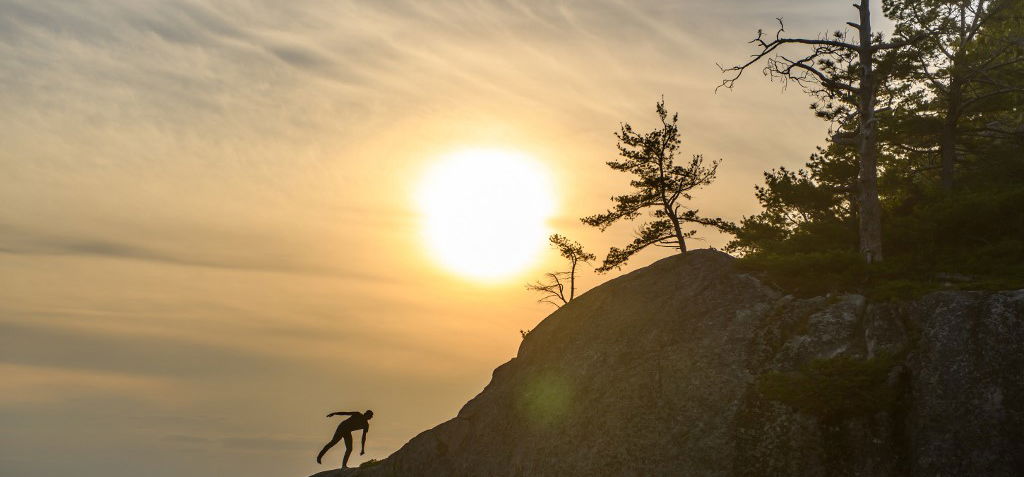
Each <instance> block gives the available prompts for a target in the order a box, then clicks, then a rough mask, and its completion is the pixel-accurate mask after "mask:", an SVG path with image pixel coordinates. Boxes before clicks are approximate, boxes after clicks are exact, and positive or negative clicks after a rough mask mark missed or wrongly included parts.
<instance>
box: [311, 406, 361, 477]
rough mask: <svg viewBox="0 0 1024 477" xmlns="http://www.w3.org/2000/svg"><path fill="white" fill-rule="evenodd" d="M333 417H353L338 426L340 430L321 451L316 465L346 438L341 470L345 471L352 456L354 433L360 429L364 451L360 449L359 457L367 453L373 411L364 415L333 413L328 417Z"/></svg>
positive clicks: (358, 413)
mask: <svg viewBox="0 0 1024 477" xmlns="http://www.w3.org/2000/svg"><path fill="white" fill-rule="evenodd" d="M331 416H352V417H350V418H348V419H345V420H344V421H341V424H338V430H336V431H334V437H333V438H331V442H328V443H327V445H325V446H324V448H323V450H321V451H320V454H318V455H317V456H316V463H317V464H319V463H320V459H322V458H323V457H324V454H326V453H327V451H328V450H329V449H330V448H331V447H334V444H337V443H338V441H340V440H341V439H342V438H345V458H344V459H342V460H341V468H343V469H344V468H345V467H348V456H349V455H351V454H352V431H356V430H359V429H362V430H363V440H362V449H360V451H359V455H363V454H365V453H366V433H367V432H368V431H369V430H370V419H371V418H373V411H369V410H368V411H366V412H363V413H360V412H332V413H330V414H328V415H327V417H331Z"/></svg>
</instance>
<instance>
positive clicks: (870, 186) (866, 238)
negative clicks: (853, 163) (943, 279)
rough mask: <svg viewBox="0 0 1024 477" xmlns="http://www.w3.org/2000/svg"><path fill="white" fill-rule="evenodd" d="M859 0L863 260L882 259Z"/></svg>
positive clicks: (864, 9)
mask: <svg viewBox="0 0 1024 477" xmlns="http://www.w3.org/2000/svg"><path fill="white" fill-rule="evenodd" d="M870 8H871V7H870V4H869V3H868V1H867V0H862V1H861V3H860V6H859V7H858V10H859V11H860V48H859V49H858V53H859V57H860V58H859V60H860V64H861V77H860V91H859V98H858V104H857V109H858V115H859V116H860V118H859V119H860V138H859V139H860V147H859V151H858V155H859V156H860V157H859V159H860V171H859V173H858V174H857V193H858V202H859V204H858V205H859V214H858V215H859V220H860V223H859V228H858V232H859V234H858V235H859V238H860V253H861V255H862V256H863V257H864V260H865V261H866V262H867V263H874V262H881V261H882V204H881V202H880V201H879V199H878V136H877V135H876V130H877V125H876V124H875V72H874V64H873V62H874V51H873V49H872V45H871V10H870Z"/></svg>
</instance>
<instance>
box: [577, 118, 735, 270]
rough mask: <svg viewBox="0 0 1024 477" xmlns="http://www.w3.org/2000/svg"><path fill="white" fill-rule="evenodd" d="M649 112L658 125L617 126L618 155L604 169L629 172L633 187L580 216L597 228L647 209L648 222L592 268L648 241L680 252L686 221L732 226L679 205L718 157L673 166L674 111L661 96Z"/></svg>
mask: <svg viewBox="0 0 1024 477" xmlns="http://www.w3.org/2000/svg"><path fill="white" fill-rule="evenodd" d="M655 110H656V111H657V113H658V119H660V121H661V127H660V128H658V129H655V130H653V131H650V132H647V133H641V132H637V131H635V130H634V129H633V127H632V126H630V125H629V124H628V123H626V124H623V125H622V127H621V130H620V131H619V132H618V133H616V134H615V135H616V137H617V138H618V139H619V142H618V149H619V156H621V157H622V158H623V159H622V160H620V161H609V162H607V164H608V167H611V168H612V169H614V170H616V171H621V172H626V173H629V174H632V175H633V176H634V178H633V179H632V180H631V181H630V186H632V187H633V189H634V191H633V192H632V193H629V194H625V195H619V196H614V197H612V198H611V199H612V201H613V202H614V203H615V207H614V208H613V209H611V210H608V211H607V212H605V213H603V214H597V215H592V216H589V217H583V218H582V219H580V220H582V221H583V223H584V224H587V225H590V226H593V227H597V228H599V229H601V231H602V232H603V231H604V230H606V229H607V228H608V227H609V226H611V225H612V224H614V223H615V222H618V221H619V220H623V219H625V220H635V219H636V218H637V217H639V216H640V215H641V214H642V213H643V212H644V211H650V212H651V216H652V218H653V220H651V221H648V222H645V223H643V224H642V225H641V226H640V228H639V229H638V230H637V231H636V234H635V238H634V240H633V242H631V243H629V244H628V245H626V247H625V248H618V247H612V248H611V249H610V250H609V251H608V255H607V257H605V259H604V262H603V263H602V264H601V266H600V267H598V268H597V271H598V272H606V271H609V270H611V269H614V268H619V267H621V266H622V265H624V264H625V263H626V262H627V261H628V260H629V258H630V257H632V256H633V255H635V254H636V253H637V252H639V251H641V250H643V249H645V248H647V247H648V246H651V245H654V246H662V247H672V248H677V249H678V250H679V251H680V253H683V252H686V239H687V238H689V237H692V236H693V235H694V234H696V231H695V230H685V228H686V224H688V223H694V224H699V225H704V226H709V227H714V228H718V229H721V230H731V229H732V224H730V223H728V222H726V221H724V220H722V219H720V218H704V217H701V216H700V213H699V211H698V210H696V209H690V208H687V207H685V206H684V205H683V204H682V201H683V200H689V199H691V198H692V196H691V195H690V192H691V191H693V190H694V189H697V188H700V187H702V186H705V185H708V184H711V182H712V181H714V179H715V173H716V172H717V170H718V164H719V162H720V161H712V162H711V165H710V166H705V165H704V158H703V156H701V155H699V154H697V155H694V156H693V158H692V159H691V160H690V162H689V164H687V165H685V166H680V165H676V164H675V157H676V154H677V153H678V152H679V145H680V144H681V143H682V141H681V140H680V139H679V127H678V125H677V123H678V121H679V114H678V113H676V114H673V115H672V116H671V118H670V117H669V115H668V111H667V110H666V109H665V100H664V99H662V100H661V101H658V104H657V107H656V108H655Z"/></svg>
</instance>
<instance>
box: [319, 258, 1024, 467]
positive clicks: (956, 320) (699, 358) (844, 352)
mask: <svg viewBox="0 0 1024 477" xmlns="http://www.w3.org/2000/svg"><path fill="white" fill-rule="evenodd" d="M318 475H322V476H325V477H326V476H333V475H346V476H347V475H357V476H368V477H374V476H406V475H410V476H416V475H424V476H569V475H585V476H603V475H607V476H656V475H672V476H676V475H681V476H771V475H778V476H896V475H913V476H966V475H979V476H980V475H985V476H1018V475H1024V290H1021V291H1015V292H1002V293H985V292H959V291H958V292H938V293H933V294H931V295H928V296H925V297H923V298H921V299H917V300H913V301H907V302H902V303H885V304H872V303H869V302H868V301H867V300H865V298H864V297H862V296H859V295H840V296H828V297H816V298H810V299H796V298H793V297H791V296H782V295H781V294H779V293H778V292H776V291H774V290H772V289H770V288H769V287H766V286H764V285H762V284H761V283H760V282H759V281H757V280H756V279H754V278H753V277H751V276H749V275H745V274H742V273H740V272H738V271H736V270H735V269H734V267H733V259H732V258H731V257H729V256H728V255H725V254H722V253H719V252H714V251H708V250H699V251H693V252H690V253H687V254H685V255H677V256H674V257H670V258H666V259H664V260H661V261H659V262H657V263H655V264H653V265H651V266H649V267H646V268H644V269H641V270H637V271H635V272H633V273H630V274H628V275H625V276H622V277H620V278H617V279H615V280H611V281H609V282H607V283H605V284H603V285H601V286H599V287H597V288H595V289H593V290H591V291H589V292H588V293H586V294H584V295H582V296H580V297H578V298H577V299H576V300H574V301H573V302H572V303H570V304H568V305H566V306H564V307H562V308H560V309H559V310H557V311H556V312H555V313H553V314H552V315H551V316H549V317H548V318H547V319H545V320H544V321H543V322H541V323H540V324H539V325H538V326H537V327H536V328H535V329H534V330H533V331H532V332H531V333H530V334H529V335H528V336H527V337H526V338H525V339H524V341H523V343H522V346H521V347H520V349H519V354H518V357H516V358H514V359H512V360H511V361H509V362H508V363H505V364H504V365H502V366H500V367H498V368H497V369H496V370H495V371H494V377H493V379H492V380H491V382H490V384H488V385H487V387H486V388H485V389H484V390H483V391H482V392H481V393H480V394H479V395H478V396H477V397H475V398H474V399H473V400H471V401H469V402H468V403H467V404H466V405H465V406H464V407H463V408H462V410H461V411H459V414H458V416H456V417H455V418H454V419H452V420H450V421H448V422H445V423H443V424H441V425H439V426H437V427H435V428H434V429H431V430H429V431H426V432H423V433H422V434H420V435H418V436H416V437H415V438H413V439H412V440H411V441H409V443H408V444H406V445H405V446H404V447H402V448H401V449H399V450H398V451H397V452H395V453H394V454H393V455H391V456H390V457H389V458H387V459H385V460H384V461H383V462H382V463H380V464H379V465H376V466H373V467H369V468H365V469H358V470H348V471H333V472H325V473H321V474H318Z"/></svg>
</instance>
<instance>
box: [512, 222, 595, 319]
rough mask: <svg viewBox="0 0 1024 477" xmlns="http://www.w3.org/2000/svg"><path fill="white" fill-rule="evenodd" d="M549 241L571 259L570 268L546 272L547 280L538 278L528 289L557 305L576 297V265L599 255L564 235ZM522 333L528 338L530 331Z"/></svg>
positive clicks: (543, 301)
mask: <svg viewBox="0 0 1024 477" xmlns="http://www.w3.org/2000/svg"><path fill="white" fill-rule="evenodd" d="M548 241H549V242H551V246H552V247H555V248H556V249H558V254H559V255H561V256H562V257H563V258H565V259H566V260H568V261H569V270H568V271H565V272H551V273H546V274H544V276H545V277H546V278H547V279H546V280H545V281H539V280H538V281H536V282H534V283H527V284H526V289H527V290H530V291H535V292H538V293H540V294H541V298H540V299H539V300H537V301H538V302H540V303H550V304H552V305H555V306H556V307H557V306H561V305H565V304H568V303H569V302H570V301H572V299H573V298H575V297H576V267H577V266H578V265H579V264H581V263H590V262H592V261H594V260H595V259H597V256H596V255H594V254H592V253H588V252H587V251H586V250H584V249H583V245H580V243H579V242H570V241H569V239H568V238H565V237H564V236H562V235H558V234H554V235H552V236H550V237H548ZM566 288H568V289H566ZM559 302H561V305H560V304H559ZM521 332H522V331H521ZM522 333H523V338H526V333H529V331H526V332H522Z"/></svg>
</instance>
